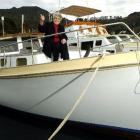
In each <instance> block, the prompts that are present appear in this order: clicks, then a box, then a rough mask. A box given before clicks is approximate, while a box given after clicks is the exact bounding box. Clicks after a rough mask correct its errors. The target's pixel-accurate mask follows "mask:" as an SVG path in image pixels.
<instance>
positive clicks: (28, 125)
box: [0, 107, 126, 140]
mask: <svg viewBox="0 0 140 140" xmlns="http://www.w3.org/2000/svg"><path fill="white" fill-rule="evenodd" d="M0 112H1V113H0V114H1V115H0V140H47V139H48V137H49V136H50V135H51V134H52V132H53V130H54V127H52V125H51V124H49V123H48V122H47V121H46V120H44V119H43V118H42V119H39V118H32V117H31V116H27V115H23V114H18V113H16V112H13V111H11V110H8V109H5V108H3V107H0ZM54 140H126V139H124V138H119V137H113V136H111V135H105V134H104V135H103V134H99V133H97V132H92V133H89V132H82V131H81V130H78V129H77V130H73V129H70V130H66V129H65V128H63V129H62V130H61V131H60V132H59V133H58V134H57V135H56V136H55V138H54Z"/></svg>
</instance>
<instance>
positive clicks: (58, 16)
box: [53, 13, 62, 20]
mask: <svg viewBox="0 0 140 140" xmlns="http://www.w3.org/2000/svg"><path fill="white" fill-rule="evenodd" d="M56 17H57V18H60V20H62V16H61V14H60V13H54V14H53V19H54V18H56Z"/></svg>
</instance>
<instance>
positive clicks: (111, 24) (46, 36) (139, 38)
mask: <svg viewBox="0 0 140 140" xmlns="http://www.w3.org/2000/svg"><path fill="white" fill-rule="evenodd" d="M119 24H121V25H124V26H125V27H126V28H127V29H128V30H129V31H130V32H131V33H132V34H133V35H134V36H135V37H136V38H137V39H138V40H139V41H140V37H139V36H138V35H137V34H136V33H135V32H134V31H132V30H131V28H130V27H129V26H128V25H127V24H126V23H124V22H116V23H109V24H103V25H98V27H99V26H101V27H105V26H113V25H119ZM96 27H97V26H93V27H88V28H83V29H82V30H87V29H91V28H96ZM77 31H80V30H79V29H77V30H72V31H67V32H60V33H55V34H50V35H45V36H42V37H34V38H31V39H27V40H24V41H21V42H18V43H23V42H28V41H31V40H32V41H34V40H36V39H43V38H48V37H52V36H55V35H61V34H64V33H65V34H68V33H72V32H77ZM18 43H17V42H16V43H10V44H6V45H3V46H0V47H8V46H11V45H16V44H18Z"/></svg>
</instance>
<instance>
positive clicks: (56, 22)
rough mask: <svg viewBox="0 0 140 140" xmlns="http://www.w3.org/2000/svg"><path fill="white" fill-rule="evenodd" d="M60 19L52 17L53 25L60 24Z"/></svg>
mask: <svg viewBox="0 0 140 140" xmlns="http://www.w3.org/2000/svg"><path fill="white" fill-rule="evenodd" d="M60 21H61V19H60V17H54V19H53V22H54V24H56V25H58V24H59V23H60Z"/></svg>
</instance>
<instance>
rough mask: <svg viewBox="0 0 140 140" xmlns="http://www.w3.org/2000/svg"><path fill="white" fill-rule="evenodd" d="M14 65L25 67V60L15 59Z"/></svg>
mask: <svg viewBox="0 0 140 140" xmlns="http://www.w3.org/2000/svg"><path fill="white" fill-rule="evenodd" d="M16 65H17V66H25V65H27V59H26V58H17V60H16Z"/></svg>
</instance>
